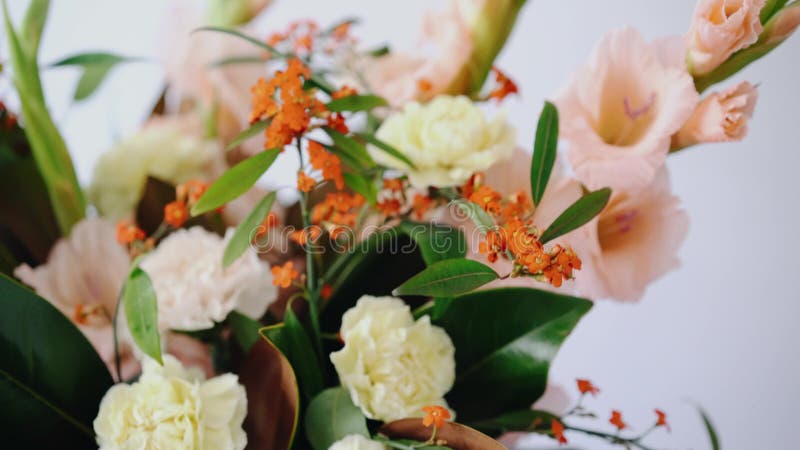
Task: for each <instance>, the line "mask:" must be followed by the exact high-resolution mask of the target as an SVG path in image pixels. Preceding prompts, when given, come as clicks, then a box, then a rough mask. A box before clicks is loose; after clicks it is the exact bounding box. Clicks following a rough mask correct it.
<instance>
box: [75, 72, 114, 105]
mask: <svg viewBox="0 0 800 450" xmlns="http://www.w3.org/2000/svg"><path fill="white" fill-rule="evenodd" d="M112 67H113V66H106V65H103V66H87V67H86V69H85V70H84V71H83V75H81V78H80V79H79V80H78V86H77V87H76V88H75V94H74V95H73V96H72V98H73V99H74V100H75V101H81V100H85V99H87V98H89V97H91V95H92V94H94V91H96V90H97V88H98V87H100V84H102V83H103V80H105V78H106V75H108V73H109V72H110V71H111V69H112Z"/></svg>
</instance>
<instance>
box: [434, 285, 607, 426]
mask: <svg viewBox="0 0 800 450" xmlns="http://www.w3.org/2000/svg"><path fill="white" fill-rule="evenodd" d="M591 307H592V302H590V301H588V300H584V299H580V298H575V297H568V296H564V295H559V294H555V293H551V292H547V291H540V290H537V289H529V288H507V289H490V290H483V291H477V292H473V293H470V294H466V295H462V296H460V297H456V298H454V299H453V300H452V302H450V305H449V307H448V308H447V309H446V310H445V311H444V313H443V314H442V316H441V317H440V318H438V319H436V320H435V321H434V324H436V325H438V326H440V327H442V328H444V330H445V331H446V332H447V334H448V336H450V338H451V339H452V340H453V344H454V345H455V348H457V349H458V351H457V352H456V381H455V385H454V386H453V389H452V390H451V391H450V393H448V395H447V396H446V399H447V402H448V404H449V405H450V406H451V407H452V408H453V409H454V410H455V411H458V417H459V420H461V421H463V422H466V423H473V422H480V421H482V420H487V419H491V418H494V417H496V416H498V415H500V414H503V413H505V412H508V411H513V410H517V409H524V408H529V407H530V405H531V404H533V403H534V402H535V401H536V400H537V399H539V397H541V395H542V394H543V393H544V390H545V387H546V386H547V373H548V371H549V369H550V362H551V361H552V360H553V358H554V357H555V355H556V353H557V352H558V349H559V347H561V344H562V343H563V342H564V340H565V339H566V338H567V336H569V334H570V332H571V331H572V330H573V328H574V327H575V326H576V325H577V323H578V321H579V320H580V319H581V317H583V315H584V314H586V313H587V312H588V311H589V309H591ZM476 393H480V395H477V394H476Z"/></svg>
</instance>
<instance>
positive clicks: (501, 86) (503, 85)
mask: <svg viewBox="0 0 800 450" xmlns="http://www.w3.org/2000/svg"><path fill="white" fill-rule="evenodd" d="M492 72H493V73H494V79H495V81H496V82H497V87H496V88H495V89H494V90H493V91H492V92H491V93H489V98H493V99H495V100H497V101H502V100H503V99H505V98H506V97H508V96H509V95H511V94H516V93H518V92H519V89H518V88H517V84H516V83H514V80H512V79H511V78H509V77H508V76H506V74H504V73H503V72H502V71H500V69H498V68H497V67H492Z"/></svg>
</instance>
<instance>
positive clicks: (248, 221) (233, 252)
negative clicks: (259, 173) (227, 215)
mask: <svg viewBox="0 0 800 450" xmlns="http://www.w3.org/2000/svg"><path fill="white" fill-rule="evenodd" d="M274 202H275V193H274V192H270V193H269V194H267V195H265V196H264V198H262V199H261V200H260V201H259V202H258V204H257V205H256V206H255V208H253V210H252V211H251V212H250V214H248V215H247V217H246V218H245V219H244V220H243V221H242V222H241V223H240V224H239V225H238V226H237V227H236V230H235V231H234V232H233V236H231V240H230V241H228V245H227V246H226V247H225V252H224V253H223V255H222V267H223V268H227V267H228V266H230V265H231V264H233V262H234V261H236V260H237V259H238V258H239V257H240V256H242V254H243V253H244V252H245V251H247V248H248V247H249V246H250V242H251V241H252V236H253V232H254V231H256V230H257V229H258V226H259V225H260V224H261V222H262V221H263V220H264V218H265V217H266V216H267V213H269V210H270V209H271V208H272V204H273V203H274Z"/></svg>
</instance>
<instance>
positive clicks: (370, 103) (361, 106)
mask: <svg viewBox="0 0 800 450" xmlns="http://www.w3.org/2000/svg"><path fill="white" fill-rule="evenodd" d="M388 104H389V102H387V101H386V99H384V98H383V97H379V96H377V95H348V96H347V97H342V98H337V99H334V100H331V101H330V102H328V104H327V105H325V106H326V107H327V108H328V111H331V112H344V111H352V112H356V111H369V110H371V109H375V108H378V107H381V106H386V105H388Z"/></svg>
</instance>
